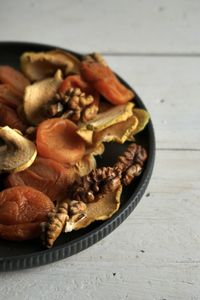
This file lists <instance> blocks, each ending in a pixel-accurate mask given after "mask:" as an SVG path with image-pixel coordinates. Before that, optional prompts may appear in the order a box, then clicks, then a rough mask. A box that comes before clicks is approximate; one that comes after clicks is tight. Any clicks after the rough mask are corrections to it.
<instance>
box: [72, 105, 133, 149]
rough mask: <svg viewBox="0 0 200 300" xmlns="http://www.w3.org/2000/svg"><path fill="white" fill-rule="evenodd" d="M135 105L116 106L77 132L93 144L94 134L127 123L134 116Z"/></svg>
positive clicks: (100, 114)
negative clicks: (117, 124)
mask: <svg viewBox="0 0 200 300" xmlns="http://www.w3.org/2000/svg"><path fill="white" fill-rule="evenodd" d="M133 107H134V104H133V103H132V102H128V103H127V104H123V105H118V106H114V107H112V108H110V109H108V110H106V111H105V112H102V113H99V114H98V115H97V116H96V117H95V118H94V119H93V120H92V121H91V122H88V123H86V124H84V125H83V126H82V127H80V128H79V129H78V130H77V133H78V134H79V135H80V136H81V137H82V138H83V139H84V140H85V141H86V142H87V143H90V144H91V143H92V142H93V134H94V132H99V131H102V130H103V129H105V128H107V127H109V126H112V125H114V124H116V123H119V122H122V121H126V120H127V119H128V118H129V117H131V115H132V110H133Z"/></svg>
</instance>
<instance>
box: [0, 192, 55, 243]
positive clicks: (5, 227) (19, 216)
mask: <svg viewBox="0 0 200 300" xmlns="http://www.w3.org/2000/svg"><path fill="white" fill-rule="evenodd" d="M53 208H54V205H53V203H52V201H51V200H50V199H49V198H48V197H47V196H45V195H44V194H43V193H41V192H39V191H37V190H35V189H33V188H31V187H13V188H10V189H6V190H4V191H2V192H1V193H0V237H1V238H4V239H8V240H26V239H33V238H36V237H37V236H39V234H40V232H41V229H40V223H41V222H44V221H46V219H47V215H48V213H49V212H50V211H51V210H52V209H53Z"/></svg>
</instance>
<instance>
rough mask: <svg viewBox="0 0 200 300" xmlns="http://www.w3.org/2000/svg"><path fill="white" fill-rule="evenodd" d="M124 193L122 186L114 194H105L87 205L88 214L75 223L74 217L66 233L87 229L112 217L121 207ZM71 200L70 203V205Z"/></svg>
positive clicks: (69, 221)
mask: <svg viewBox="0 0 200 300" xmlns="http://www.w3.org/2000/svg"><path fill="white" fill-rule="evenodd" d="M121 193H122V186H121V185H120V186H119V188H118V189H117V190H115V191H113V192H109V193H107V194H105V195H104V196H103V197H102V198H101V199H100V200H98V201H97V202H93V203H87V210H86V213H85V214H84V215H83V217H82V218H80V219H79V218H78V220H77V222H74V216H73V217H72V218H70V219H69V220H68V221H67V222H66V225H65V228H64V232H70V231H72V230H79V229H81V228H85V227H87V226H88V225H89V224H91V223H92V222H94V221H103V220H107V219H109V218H111V217H112V215H113V214H114V213H115V212H116V211H117V210H118V209H119V207H120V197H121ZM70 201H71V200H69V202H68V203H70Z"/></svg>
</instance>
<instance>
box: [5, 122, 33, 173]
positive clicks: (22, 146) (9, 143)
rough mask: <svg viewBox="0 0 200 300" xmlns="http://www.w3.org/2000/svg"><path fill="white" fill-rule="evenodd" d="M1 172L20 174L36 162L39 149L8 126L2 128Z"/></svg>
mask: <svg viewBox="0 0 200 300" xmlns="http://www.w3.org/2000/svg"><path fill="white" fill-rule="evenodd" d="M0 138H1V139H2V140H3V144H2V146H1V147H0V172H20V171H22V170H25V169H26V168H28V167H29V166H30V165H31V164H32V163H33V162H34V160H35V158H36V155H37V149H36V146H35V144H34V143H33V142H31V141H29V140H28V139H26V138H25V137H23V136H22V134H21V133H20V132H19V131H17V130H14V129H11V128H10V127H8V126H5V127H1V128H0Z"/></svg>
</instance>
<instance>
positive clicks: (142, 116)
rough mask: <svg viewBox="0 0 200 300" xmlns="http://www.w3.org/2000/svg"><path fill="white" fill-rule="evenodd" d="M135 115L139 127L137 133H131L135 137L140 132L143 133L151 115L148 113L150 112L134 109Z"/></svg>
mask: <svg viewBox="0 0 200 300" xmlns="http://www.w3.org/2000/svg"><path fill="white" fill-rule="evenodd" d="M133 115H134V116H135V117H136V118H137V119H138V125H137V128H136V129H135V131H134V132H132V133H131V135H132V134H133V135H135V134H137V133H138V132H140V131H142V130H143V129H144V128H145V126H146V125H147V123H148V122H149V119H150V114H149V113H148V111H146V110H144V109H140V108H134V109H133Z"/></svg>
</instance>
